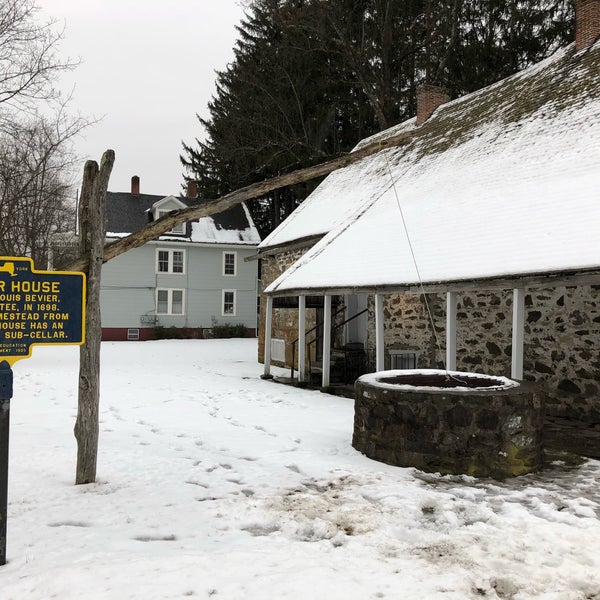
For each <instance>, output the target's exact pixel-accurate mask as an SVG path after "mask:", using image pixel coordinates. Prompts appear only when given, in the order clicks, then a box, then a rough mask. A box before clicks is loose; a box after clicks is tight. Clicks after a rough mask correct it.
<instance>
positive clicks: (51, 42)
mask: <svg viewBox="0 0 600 600" xmlns="http://www.w3.org/2000/svg"><path fill="white" fill-rule="evenodd" d="M38 17H39V15H38V8H37V6H36V4H35V0H3V1H2V2H0V254H3V255H17V256H30V257H31V258H33V259H34V262H35V263H36V264H38V265H41V266H46V264H47V259H48V252H49V243H50V239H51V237H52V235H54V234H55V233H58V232H61V231H63V230H65V229H66V228H69V227H70V228H71V229H72V228H73V224H74V221H75V207H74V201H71V200H70V199H69V196H70V193H71V192H70V184H71V176H72V167H73V165H74V162H75V157H74V155H73V153H72V140H73V137H74V136H75V135H76V134H77V133H79V132H80V131H81V130H82V129H83V128H84V127H86V126H87V125H88V124H89V123H88V122H87V121H86V120H85V119H83V118H81V117H71V116H69V114H68V111H67V105H68V99H65V98H63V97H62V95H61V93H60V92H59V91H58V90H57V88H56V86H55V85H54V84H55V82H56V78H57V77H58V76H59V75H60V74H61V73H62V72H63V71H65V70H70V69H72V68H73V67H74V66H76V63H75V62H72V61H69V60H62V59H61V58H60V57H59V55H58V44H59V42H60V41H61V39H62V37H63V34H62V31H61V30H57V28H56V22H55V21H52V20H48V21H41V20H40V19H39V18H38Z"/></svg>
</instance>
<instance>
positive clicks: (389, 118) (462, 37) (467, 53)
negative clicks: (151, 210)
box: [181, 0, 573, 236]
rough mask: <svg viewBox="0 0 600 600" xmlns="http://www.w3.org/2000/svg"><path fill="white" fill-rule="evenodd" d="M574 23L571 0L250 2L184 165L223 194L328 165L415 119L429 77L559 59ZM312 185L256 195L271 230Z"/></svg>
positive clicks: (484, 80) (458, 89)
mask: <svg viewBox="0 0 600 600" xmlns="http://www.w3.org/2000/svg"><path fill="white" fill-rule="evenodd" d="M572 27H573V9H572V7H571V3H570V1H569V0H542V1H540V2H535V3H533V2H523V1H519V0H507V1H500V0H469V1H468V2H467V1H466V0H404V1H402V2H399V1H398V0H252V1H251V2H250V4H249V9H248V12H247V14H246V18H245V19H244V20H243V22H242V23H241V25H240V26H239V27H238V34H239V38H238V41H237V43H236V47H235V49H234V57H235V58H234V61H233V62H232V63H231V64H230V65H229V66H228V67H227V68H226V69H225V70H224V71H222V72H220V73H218V75H217V92H216V94H215V96H214V97H213V99H212V101H211V102H210V104H209V107H208V110H209V117H208V118H205V119H204V118H200V117H199V121H200V124H201V125H202V127H203V129H204V131H205V133H206V138H205V140H204V141H200V140H196V142H195V145H187V144H184V146H183V150H184V154H183V155H182V157H181V161H182V164H183V165H184V167H185V168H186V169H187V171H188V173H189V176H190V177H193V178H195V179H197V180H198V182H199V192H200V194H201V196H203V197H207V198H215V197H218V196H221V195H223V194H225V193H227V192H229V191H232V190H234V189H237V188H239V187H243V186H244V185H248V184H251V183H254V182H256V181H260V180H263V179H265V178H268V177H272V176H274V175H278V174H283V173H287V172H291V171H293V170H295V169H299V168H302V167H306V166H310V165H311V164H315V163H318V162H322V161H325V160H327V159H328V158H331V157H334V156H337V155H339V154H340V153H343V152H348V151H350V150H351V149H352V147H353V146H354V145H355V144H356V143H357V142H358V141H359V140H360V139H362V138H364V137H366V136H368V135H370V134H373V133H376V132H377V131H380V130H382V129H385V128H387V127H390V126H392V125H394V124H396V123H399V122H401V121H403V120H405V119H407V118H409V117H411V116H413V115H414V114H415V112H416V100H415V99H416V89H417V87H418V85H419V84H421V83H423V82H425V81H427V82H430V83H436V84H439V85H443V86H445V87H447V88H448V90H449V91H450V92H451V94H452V95H453V96H454V97H456V96H459V95H462V94H464V93H468V92H471V91H473V90H476V89H479V88H480V87H483V86H486V85H489V84H490V83H493V82H494V81H497V80H498V79H501V78H503V77H505V76H508V75H510V74H512V73H514V72H516V71H518V70H520V69H522V68H524V67H526V66H527V65H529V64H531V63H533V62H536V61H538V60H540V59H542V58H544V57H545V56H547V55H549V54H550V53H551V52H552V51H554V50H555V49H556V48H557V47H558V46H560V45H562V44H565V43H567V42H568V41H570V39H571V35H572ZM317 183H318V182H317ZM314 185H316V183H313V184H303V185H301V186H294V187H291V188H284V189H282V190H277V191H276V192H273V193H271V194H269V195H268V196H266V197H265V198H261V199H259V200H257V201H254V202H253V203H252V204H251V206H250V210H251V212H252V215H253V218H254V220H255V222H256V224H257V226H258V228H259V231H260V232H261V234H262V235H263V236H264V235H266V234H267V233H269V232H270V231H271V230H272V229H273V228H274V227H275V226H277V224H278V223H279V222H280V220H281V219H283V218H285V216H287V215H288V214H289V213H290V212H291V211H292V210H293V209H294V208H295V207H296V206H297V205H298V203H299V202H301V201H302V200H303V199H304V198H305V197H306V195H308V193H310V191H311V190H312V189H313V187H314Z"/></svg>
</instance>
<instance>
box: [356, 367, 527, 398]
mask: <svg viewBox="0 0 600 600" xmlns="http://www.w3.org/2000/svg"><path fill="white" fill-rule="evenodd" d="M404 375H410V376H414V375H424V376H428V375H445V376H447V377H448V378H452V379H454V380H460V379H468V378H472V377H474V376H476V377H477V378H478V379H492V380H494V382H499V383H500V385H487V386H481V387H477V386H472V387H470V386H467V385H457V386H453V387H448V386H442V387H439V386H432V385H410V384H405V383H402V384H399V383H390V382H389V380H390V379H393V378H394V377H402V376H404ZM359 379H360V381H362V382H363V383H367V384H369V385H372V386H374V387H379V388H383V389H386V390H401V391H409V392H410V391H413V392H414V391H415V390H418V391H420V392H443V393H445V394H447V393H454V392H462V391H477V390H485V391H490V392H494V391H498V390H506V389H509V388H514V387H518V386H519V383H518V382H517V381H513V380H512V379H509V378H508V377H503V376H501V375H493V376H491V375H483V374H482V373H465V372H463V371H441V370H440V369H410V370H407V369H392V370H388V371H377V372H375V373H367V374H366V375H361V376H360V378H359ZM463 383H464V382H463Z"/></svg>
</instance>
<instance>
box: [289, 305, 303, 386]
mask: <svg viewBox="0 0 600 600" xmlns="http://www.w3.org/2000/svg"><path fill="white" fill-rule="evenodd" d="M292 360H293V357H292ZM305 363H306V296H300V297H299V298H298V383H304V382H305V380H306V367H305Z"/></svg>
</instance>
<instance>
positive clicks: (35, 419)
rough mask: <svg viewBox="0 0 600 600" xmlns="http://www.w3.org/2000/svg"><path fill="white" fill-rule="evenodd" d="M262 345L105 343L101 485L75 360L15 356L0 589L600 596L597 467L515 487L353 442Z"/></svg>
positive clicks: (73, 355) (360, 596)
mask: <svg viewBox="0 0 600 600" xmlns="http://www.w3.org/2000/svg"><path fill="white" fill-rule="evenodd" d="M256 346H257V345H256V340H254V339H246V340H168V341H159V342H139V343H138V342H121V343H103V346H102V378H101V383H102V399H101V407H100V419H101V423H100V452H99V460H98V481H97V483H94V484H90V485H85V486H75V485H73V479H74V471H75V458H76V445H75V441H74V438H73V434H72V429H73V425H74V422H75V416H76V388H77V362H78V361H77V357H78V349H77V348H74V347H62V348H61V347H36V348H35V349H34V352H33V356H32V358H30V359H28V360H23V361H19V362H17V363H16V364H15V366H14V377H15V381H14V397H13V400H12V402H11V413H12V414H11V421H12V423H11V434H10V435H11V440H10V442H11V449H10V476H9V506H8V563H7V564H6V565H5V566H3V567H0V597H1V598H2V600H23V599H24V598H27V600H42V599H43V600H47V599H48V598H60V599H61V600H75V599H77V600H80V599H81V598H86V599H88V598H90V599H103V600H104V599H110V600H121V599H123V598H129V599H133V600H136V599H139V600H154V599H163V598H168V599H171V598H185V597H192V598H224V599H227V600H232V599H240V600H242V599H243V600H246V599H260V600H262V599H266V598H277V599H278V600H279V599H294V600H296V599H306V600H321V599H322V600H325V599H327V600H331V599H338V598H340V599H341V598H344V599H348V600H354V599H356V600H365V599H368V598H402V599H403V600H405V599H407V600H411V599H415V600H416V599H418V600H421V599H423V598H426V599H430V598H431V599H437V598H440V599H442V598H443V599H445V600H451V599H454V600H465V599H467V598H480V597H485V598H492V599H493V598H496V599H497V598H503V599H504V598H512V599H514V600H526V599H531V598H539V599H544V600H569V599H572V600H576V599H584V598H593V597H599V596H600V564H599V563H600V521H599V516H600V491H599V490H600V487H599V485H598V484H599V482H600V463H599V462H597V461H588V462H586V463H584V464H583V465H582V466H579V467H568V466H566V465H564V464H561V463H556V464H554V465H553V466H552V467H551V468H549V469H548V470H547V471H546V472H544V473H542V474H539V475H531V476H525V477H521V478H516V479H513V480H509V481H508V482H506V483H500V482H495V481H491V480H481V481H478V480H475V479H473V478H469V477H441V476H438V475H435V474H424V473H421V472H419V471H417V470H415V469H403V468H398V467H391V466H388V465H385V464H382V463H378V462H375V461H372V460H369V459H367V458H366V457H364V456H363V455H361V454H359V453H358V452H357V451H355V450H354V449H353V448H352V446H351V436H352V424H353V402H352V400H349V399H345V398H340V397H335V396H329V395H327V394H322V393H320V392H318V391H308V390H301V389H297V388H293V387H288V386H284V385H281V384H277V383H274V382H272V381H264V380H262V379H260V377H259V373H260V371H261V369H260V366H259V365H258V364H257V363H256V353H257V347H256Z"/></svg>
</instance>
